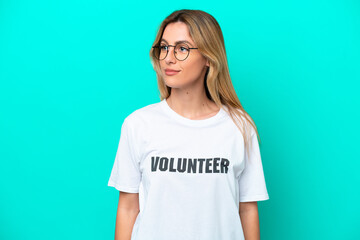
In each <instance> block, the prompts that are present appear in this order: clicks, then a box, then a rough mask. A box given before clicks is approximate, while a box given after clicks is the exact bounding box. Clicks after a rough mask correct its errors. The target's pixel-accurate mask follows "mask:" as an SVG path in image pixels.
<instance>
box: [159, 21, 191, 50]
mask: <svg viewBox="0 0 360 240" xmlns="http://www.w3.org/2000/svg"><path fill="white" fill-rule="evenodd" d="M161 40H164V41H165V42H167V43H168V44H175V43H176V42H180V41H186V42H188V43H190V44H192V45H193V43H194V42H193V41H192V39H191V36H190V34H189V29H188V27H187V25H186V24H185V23H183V22H175V23H169V24H168V25H167V26H166V27H165V30H164V32H163V35H162V38H161Z"/></svg>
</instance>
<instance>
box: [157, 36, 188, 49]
mask: <svg viewBox="0 0 360 240" xmlns="http://www.w3.org/2000/svg"><path fill="white" fill-rule="evenodd" d="M162 41H164V42H166V43H167V44H169V43H168V41H166V40H165V39H163V38H162V39H161V41H160V42H162ZM178 43H188V44H189V45H190V46H191V47H193V45H192V44H191V43H190V42H189V41H187V40H179V41H176V42H175V45H176V44H178Z"/></svg>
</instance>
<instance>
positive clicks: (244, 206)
mask: <svg viewBox="0 0 360 240" xmlns="http://www.w3.org/2000/svg"><path fill="white" fill-rule="evenodd" d="M239 214H240V219H241V225H242V227H243V232H244V237H245V240H260V226H259V213H258V206H257V202H240V203H239Z"/></svg>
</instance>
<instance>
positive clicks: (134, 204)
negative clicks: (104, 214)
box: [115, 192, 140, 240]
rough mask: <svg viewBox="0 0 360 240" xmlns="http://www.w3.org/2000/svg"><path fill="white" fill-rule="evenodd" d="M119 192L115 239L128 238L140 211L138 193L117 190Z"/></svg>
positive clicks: (127, 239) (126, 239)
mask: <svg viewBox="0 0 360 240" xmlns="http://www.w3.org/2000/svg"><path fill="white" fill-rule="evenodd" d="M119 194H120V195H119V203H118V209H117V214H116V225H115V240H130V239H131V232H132V229H133V226H134V223H135V220H136V217H137V215H138V214H139V212H140V209H139V193H127V192H119Z"/></svg>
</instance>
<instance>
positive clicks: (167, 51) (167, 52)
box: [152, 43, 199, 61]
mask: <svg viewBox="0 0 360 240" xmlns="http://www.w3.org/2000/svg"><path fill="white" fill-rule="evenodd" d="M178 44H185V45H186V46H188V49H189V52H188V55H187V56H186V58H184V59H183V60H180V59H178V58H177V57H176V54H175V48H176V46H177V45H178ZM178 44H176V45H175V46H174V45H166V47H167V50H166V55H165V57H164V58H162V59H160V58H157V57H156V55H155V50H154V51H153V55H154V57H155V58H156V59H158V60H159V61H161V60H164V59H165V58H166V57H167V55H168V54H169V47H174V50H173V53H174V56H175V58H176V59H177V60H179V61H185V60H186V59H187V58H188V57H189V55H190V52H191V51H190V49H199V48H191V47H189V45H187V44H186V43H178ZM152 48H160V44H158V45H155V46H153V47H152ZM159 51H161V50H159Z"/></svg>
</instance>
